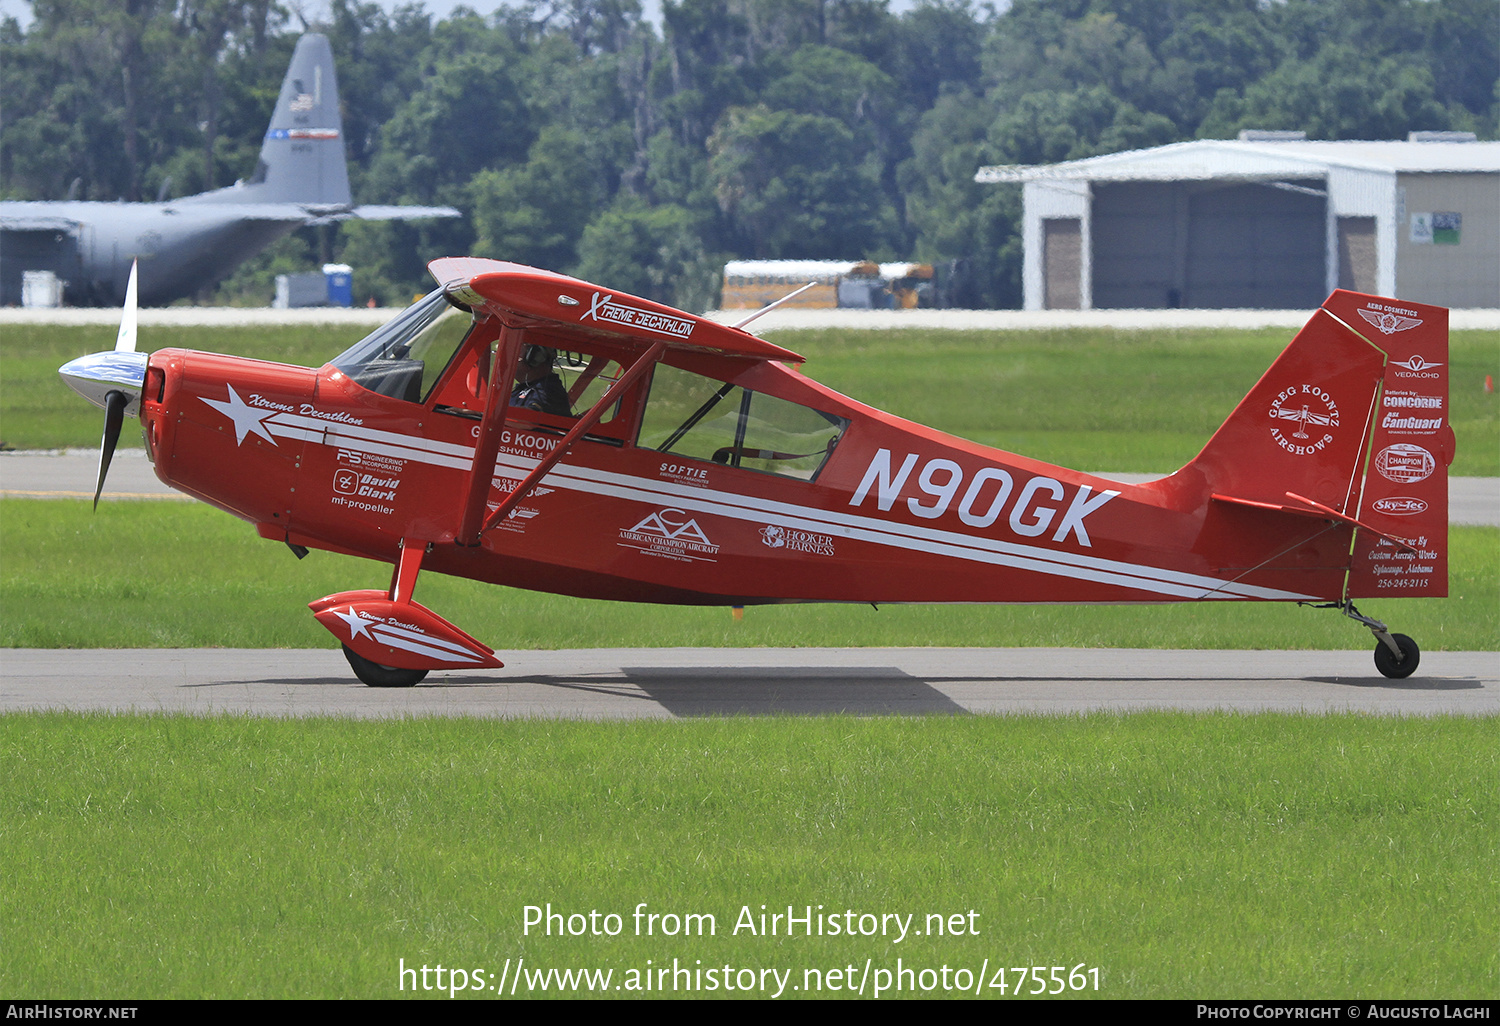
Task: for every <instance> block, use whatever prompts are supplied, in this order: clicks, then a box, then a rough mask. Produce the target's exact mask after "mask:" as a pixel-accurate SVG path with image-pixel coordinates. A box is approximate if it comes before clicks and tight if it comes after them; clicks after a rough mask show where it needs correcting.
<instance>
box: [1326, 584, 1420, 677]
mask: <svg viewBox="0 0 1500 1026" xmlns="http://www.w3.org/2000/svg"><path fill="white" fill-rule="evenodd" d="M1313 608H1315V609H1337V610H1339V611H1340V612H1341V613H1343V614H1344V615H1345V616H1347V617H1348V618H1349V619H1351V620H1358V621H1359V622H1360V623H1362V624H1364V625H1365V626H1366V627H1368V628H1370V633H1371V634H1373V635H1375V669H1377V670H1379V671H1380V672H1381V674H1382V675H1383V676H1386V677H1390V678H1393V679H1395V680H1401V679H1402V678H1404V677H1410V676H1411V675H1412V673H1413V672H1415V670H1416V668H1417V664H1418V663H1420V662H1421V661H1422V650H1421V649H1419V648H1417V643H1416V642H1415V641H1413V640H1411V638H1408V637H1407V636H1406V635H1405V634H1392V633H1391V632H1390V629H1389V628H1387V627H1386V625H1385V624H1383V623H1381V622H1380V621H1379V620H1376V619H1375V618H1374V617H1370V616H1365V615H1364V614H1363V613H1361V612H1360V611H1359V610H1358V609H1355V608H1354V603H1353V602H1350V601H1348V600H1347V599H1346V600H1345V601H1343V602H1330V603H1328V604H1327V605H1321V606H1315V607H1313Z"/></svg>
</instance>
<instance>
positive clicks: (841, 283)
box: [719, 260, 938, 310]
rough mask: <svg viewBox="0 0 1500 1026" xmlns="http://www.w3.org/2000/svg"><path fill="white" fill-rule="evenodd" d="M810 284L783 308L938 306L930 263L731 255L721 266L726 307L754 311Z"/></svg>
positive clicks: (823, 308) (908, 307) (872, 308)
mask: <svg viewBox="0 0 1500 1026" xmlns="http://www.w3.org/2000/svg"><path fill="white" fill-rule="evenodd" d="M809 283H811V284H812V288H810V289H808V290H807V291H806V292H803V293H802V294H801V295H798V296H797V297H795V298H794V299H792V300H790V301H788V303H787V304H786V307H787V309H804V310H832V309H834V308H836V307H843V308H852V309H858V310H881V309H886V310H888V309H892V308H895V309H898V310H905V309H912V308H915V307H918V306H923V307H930V306H935V305H938V304H937V301H936V293H935V290H934V286H933V268H932V265H931V264H913V263H906V262H901V263H883V264H877V263H875V262H874V261H873V260H731V261H729V263H727V264H725V265H724V291H723V298H722V299H721V300H720V302H719V306H720V307H721V308H722V309H725V310H756V309H759V308H760V307H763V306H765V305H766V304H767V303H774V302H775V301H776V300H778V299H781V298H782V297H784V296H786V295H787V294H789V293H791V292H794V291H795V290H797V289H799V288H801V287H802V286H804V285H807V284H809Z"/></svg>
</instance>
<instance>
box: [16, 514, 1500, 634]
mask: <svg viewBox="0 0 1500 1026" xmlns="http://www.w3.org/2000/svg"><path fill="white" fill-rule="evenodd" d="M1450 540H1451V553H1450V568H1449V579H1450V589H1449V590H1450V595H1451V596H1452V597H1451V598H1447V599H1400V600H1385V601H1380V600H1373V599H1372V600H1369V601H1368V602H1364V603H1361V609H1362V610H1363V611H1365V612H1366V613H1368V614H1369V615H1371V616H1375V617H1379V618H1387V619H1388V620H1389V622H1390V623H1391V624H1392V627H1393V629H1395V630H1399V631H1400V632H1401V633H1403V634H1409V635H1411V636H1412V637H1414V638H1416V639H1417V640H1418V643H1419V644H1420V645H1421V646H1422V647H1423V649H1424V650H1432V651H1438V650H1442V649H1448V650H1495V649H1500V530H1496V529H1494V528H1481V527H1461V528H1454V529H1453V530H1452V531H1451V533H1450ZM0 551H3V552H4V553H5V559H4V563H3V565H0V607H3V608H4V609H5V616H4V617H3V619H0V647H9V648H17V647H21V648H101V647H102V648H117V647H118V648H178V647H194V646H200V645H209V646H215V645H222V646H225V647H230V648H330V647H333V646H334V644H335V643H334V640H333V638H332V636H331V635H330V634H329V633H328V632H327V631H326V630H324V629H323V628H322V627H321V626H319V625H318V623H317V621H315V620H314V619H313V618H312V614H311V613H309V612H308V610H307V603H308V602H310V601H312V600H313V599H317V598H321V597H322V596H324V595H330V594H333V593H335V592H339V591H347V590H350V589H353V588H384V587H386V586H387V585H389V583H390V566H389V564H385V563H375V562H371V561H369V560H361V559H355V558H353V557H349V556H339V555H334V554H332V553H325V552H315V553H313V554H312V555H310V556H309V557H308V558H307V559H304V560H301V561H299V560H296V559H294V558H293V557H292V554H291V553H290V552H288V551H287V549H286V547H285V546H284V545H280V544H277V543H274V542H268V541H265V540H264V539H262V538H260V537H259V536H258V535H256V533H255V532H254V530H253V529H252V528H251V527H250V526H249V525H248V524H245V523H243V522H241V521H239V520H236V519H234V518H233V517H230V516H228V515H226V514H224V513H220V512H219V511H217V510H215V509H212V508H210V507H208V506H204V505H200V504H189V503H175V502H141V501H137V502H109V503H104V504H102V505H101V506H100V507H99V511H98V512H97V513H94V512H92V511H91V508H90V504H89V503H88V502H86V501H79V500H55V501H38V500H31V499H5V500H0ZM416 597H417V600H418V601H419V602H422V603H424V604H427V605H430V606H431V607H432V608H434V609H440V610H442V611H443V615H444V616H445V617H448V618H449V619H451V620H452V621H453V622H454V623H456V624H458V625H459V626H460V627H462V628H464V629H465V630H468V631H470V632H471V633H474V634H476V635H477V636H479V637H482V638H485V639H486V640H487V641H488V642H489V643H491V644H493V645H494V646H495V647H496V648H497V649H500V650H501V651H502V658H503V657H504V656H503V653H504V651H506V650H511V649H534V648H549V649H550V648H608V647H617V646H632V645H641V644H650V645H652V646H660V647H673V646H725V645H728V646H803V647H805V646H825V645H833V646H844V645H851V646H870V645H897V646H910V645H918V646H920V645H940V646H941V645H959V646H965V645H979V646H999V647H1014V646H1035V645H1044V646H1059V645H1060V646H1087V647H1096V646H1101V647H1110V648H1278V649H1350V648H1366V647H1372V646H1373V642H1372V641H1370V637H1369V634H1368V633H1367V632H1366V631H1364V630H1363V629H1361V628H1359V627H1357V626H1356V625H1355V624H1354V623H1353V622H1351V621H1349V620H1347V619H1345V618H1344V617H1342V616H1338V615H1337V614H1335V613H1333V612H1331V611H1328V610H1312V609H1299V608H1296V607H1295V606H1287V605H1283V604H1280V603H1275V604H1272V603H1249V602H1235V603H1212V604H1210V603H1194V604H1185V605H1165V606H1010V605H996V606H935V605H917V606H882V607H881V608H880V609H879V610H878V611H876V610H873V609H871V608H870V607H869V606H867V605H790V606H757V607H753V608H751V609H747V610H746V611H745V618H744V620H743V621H738V622H736V621H735V620H733V619H732V618H731V617H730V615H729V612H728V611H727V610H724V609H720V608H698V607H689V606H652V605H639V604H629V603H613V602H600V601H596V600H589V599H574V598H566V597H563V596H557V595H546V594H542V593H540V592H531V591H518V590H516V589H511V588H497V587H494V586H493V585H487V584H480V583H477V582H474V581H465V580H459V579H456V578H450V577H443V576H441V575H439V574H431V573H429V574H424V575H423V576H422V577H421V579H420V580H419V582H418V584H417V593H416Z"/></svg>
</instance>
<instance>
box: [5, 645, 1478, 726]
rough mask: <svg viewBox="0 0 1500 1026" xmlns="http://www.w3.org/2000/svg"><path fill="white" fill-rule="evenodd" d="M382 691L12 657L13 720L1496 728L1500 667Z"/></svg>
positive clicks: (789, 667) (1184, 662)
mask: <svg viewBox="0 0 1500 1026" xmlns="http://www.w3.org/2000/svg"><path fill="white" fill-rule="evenodd" d="M500 654H501V656H502V658H504V659H505V660H506V663H507V666H506V667H505V669H502V670H483V671H477V672H458V671H439V672H434V673H433V674H431V675H430V676H429V677H428V679H427V680H426V681H424V682H423V683H422V684H420V685H418V686H417V687H414V688H396V689H384V688H369V687H365V686H364V685H363V684H360V683H359V682H358V681H357V680H355V679H354V676H353V674H352V673H351V672H350V670H349V667H348V665H347V664H346V663H345V662H344V659H343V656H342V655H341V654H340V653H339V652H338V651H337V650H325V649H317V650H286V649H269V650H267V649H122V650H56V649H45V650H44V649H9V650H5V651H3V652H0V712H14V711H22V710H74V711H113V712H162V713H194V714H213V713H243V714H250V715H257V716H282V717H296V716H344V717H350V718H358V719H382V718H391V717H404V716H466V717H479V718H517V717H538V718H559V719H597V720H612V719H653V718H654V719H664V718H675V717H693V716H733V715H750V716H766V715H772V716H774V715H826V714H832V713H849V714H854V715H861V716H872V715H933V714H937V715H942V714H1007V713H1041V714H1054V715H1059V714H1060V715H1067V714H1078V713H1087V712H1098V711H1112V712H1130V711H1137V710H1146V709H1176V710H1190V711H1212V710H1234V711H1239V712H1269V711H1285V712H1313V713H1335V712H1348V711H1353V712H1360V713H1367V714H1381V715H1400V716H1429V715H1447V714H1451V715H1469V716H1495V715H1500V654H1497V653H1495V652H1424V653H1423V654H1422V663H1421V666H1420V667H1419V668H1418V670H1417V672H1416V673H1415V674H1414V675H1413V676H1411V677H1409V678H1407V679H1406V680H1388V679H1386V678H1384V677H1381V676H1380V675H1379V674H1378V673H1377V672H1376V671H1375V668H1374V663H1373V660H1372V659H1371V654H1370V651H1369V650H1363V651H1345V652H1281V651H1277V652H1245V651H1219V652H1208V651H1163V650H1154V649H1057V648H1025V649H981V648H967V649H939V648H865V649H701V648H700V649H692V648H674V649H574V650H562V651H550V652H516V653H500Z"/></svg>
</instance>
